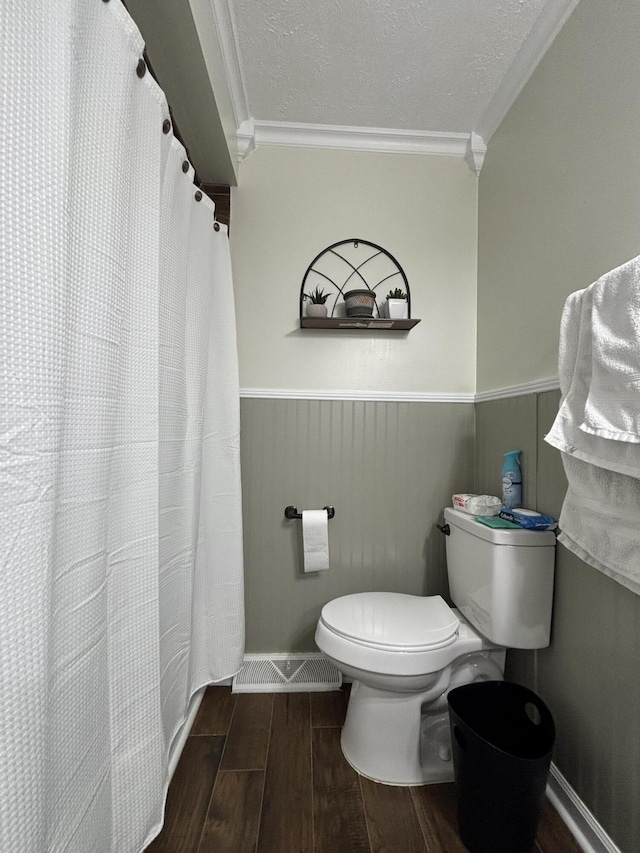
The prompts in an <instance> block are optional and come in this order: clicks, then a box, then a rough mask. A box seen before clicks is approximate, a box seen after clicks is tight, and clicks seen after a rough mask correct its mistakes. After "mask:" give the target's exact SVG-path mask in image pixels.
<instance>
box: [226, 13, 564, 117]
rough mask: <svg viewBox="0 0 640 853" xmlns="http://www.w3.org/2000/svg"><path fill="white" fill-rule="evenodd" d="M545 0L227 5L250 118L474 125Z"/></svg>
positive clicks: (525, 37) (518, 49) (524, 39)
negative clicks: (231, 13)
mask: <svg viewBox="0 0 640 853" xmlns="http://www.w3.org/2000/svg"><path fill="white" fill-rule="evenodd" d="M547 2H548V0H411V2H409V0H232V2H231V3H230V6H231V8H232V10H233V15H234V19H235V32H236V41H237V44H236V49H237V52H238V58H239V61H240V67H241V69H242V75H243V78H244V88H245V91H246V98H247V102H248V103H247V107H248V110H249V113H250V115H251V116H252V117H253V118H255V119H259V120H263V121H285V122H302V123H311V124H323V125H347V126H354V127H369V128H395V129H403V130H424V131H442V132H462V133H464V132H469V131H471V130H474V129H475V128H476V127H477V125H478V122H479V120H480V118H481V116H482V115H483V113H484V112H485V110H486V109H487V107H488V105H489V103H490V101H491V98H492V96H493V95H494V93H495V91H496V89H497V88H498V86H499V84H500V83H501V81H502V79H503V77H504V76H505V74H507V72H508V70H509V67H510V66H511V64H512V62H513V60H514V58H515V57H516V55H517V54H518V52H519V51H520V49H521V48H522V45H523V43H524V42H525V41H526V39H527V36H528V34H529V33H530V31H531V29H532V27H533V26H534V24H535V23H536V21H537V19H538V17H539V16H540V14H541V11H542V10H543V8H544V7H545V5H547Z"/></svg>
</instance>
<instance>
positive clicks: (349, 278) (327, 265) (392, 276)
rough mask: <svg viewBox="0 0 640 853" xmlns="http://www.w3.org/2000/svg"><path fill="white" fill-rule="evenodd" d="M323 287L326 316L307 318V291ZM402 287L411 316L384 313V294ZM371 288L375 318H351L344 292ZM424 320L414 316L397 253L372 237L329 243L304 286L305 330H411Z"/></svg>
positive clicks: (313, 263)
mask: <svg viewBox="0 0 640 853" xmlns="http://www.w3.org/2000/svg"><path fill="white" fill-rule="evenodd" d="M316 288H320V289H321V290H323V291H324V292H325V293H326V294H327V296H328V298H327V301H326V303H325V304H326V307H327V316H326V317H307V316H306V315H305V303H306V302H307V301H308V297H307V294H309V293H311V292H313V291H314V290H315V289H316ZM387 288H389V289H391V290H394V289H395V288H399V289H401V290H403V291H404V292H405V293H406V297H407V299H406V301H407V317H406V318H404V319H392V318H390V317H385V316H382V313H381V309H382V307H383V306H382V300H383V299H384V296H383V293H386V290H387ZM354 289H363V290H369V291H370V292H371V293H372V294H373V296H374V297H375V307H374V309H373V316H371V317H348V316H346V312H345V304H344V294H345V293H347V292H348V291H350V290H354ZM419 322H420V320H412V319H411V289H410V287H409V282H408V280H407V276H406V275H405V272H404V270H403V269H402V267H401V266H400V264H399V263H398V261H397V260H396V259H395V258H394V257H393V255H392V254H391V253H390V252H388V251H387V250H386V249H383V247H382V246H378V245H377V244H376V243H371V242H369V240H361V239H359V238H352V239H350V240H340V241H339V242H338V243H333V244H332V245H331V246H327V248H326V249H323V250H322V251H321V252H320V253H319V254H318V255H316V257H315V258H314V259H313V260H312V261H311V263H310V264H309V266H308V267H307V271H306V272H305V274H304V277H303V279H302V284H301V286H300V327H301V328H303V329H381V330H393V331H408V330H409V329H412V328H413V327H414V326H415V325H416V324H417V323H419Z"/></svg>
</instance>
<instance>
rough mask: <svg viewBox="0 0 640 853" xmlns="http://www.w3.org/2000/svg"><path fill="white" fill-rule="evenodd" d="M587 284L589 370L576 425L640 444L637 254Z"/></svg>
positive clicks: (639, 267)
mask: <svg viewBox="0 0 640 853" xmlns="http://www.w3.org/2000/svg"><path fill="white" fill-rule="evenodd" d="M592 288H593V309H592V316H591V329H592V368H591V373H592V375H591V384H590V387H589V394H588V396H587V400H586V404H585V413H584V422H583V423H582V424H581V426H580V428H581V429H582V430H583V431H584V432H587V433H591V434H592V435H598V436H601V437H602V438H607V439H612V440H614V441H624V442H632V443H634V444H640V257H638V258H634V259H633V260H631V261H628V262H627V263H626V264H623V265H622V266H620V267H618V268H617V269H615V270H612V271H611V272H609V273H607V274H606V275H604V276H602V278H600V279H598V281H597V282H595V284H594V285H592Z"/></svg>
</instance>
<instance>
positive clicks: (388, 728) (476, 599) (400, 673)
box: [316, 508, 555, 785]
mask: <svg viewBox="0 0 640 853" xmlns="http://www.w3.org/2000/svg"><path fill="white" fill-rule="evenodd" d="M444 517H445V524H444V525H441V526H440V529H441V531H442V532H443V533H444V534H446V537H447V542H446V552H447V574H448V578H449V586H450V590H451V597H452V599H453V601H454V602H455V605H456V608H455V609H454V608H451V607H449V605H448V604H447V603H446V602H445V601H444V599H443V598H441V597H440V596H439V595H435V596H427V597H421V596H417V595H406V594H404V593H395V592H362V593H355V594H353V595H345V596H343V597H341V598H336V599H334V600H333V601H330V602H329V603H328V604H325V606H324V607H323V608H322V613H321V615H320V619H319V621H318V627H317V629H316V644H317V645H318V648H319V649H320V651H322V652H323V653H324V654H325V656H326V657H328V658H329V659H330V660H331V661H333V663H334V664H335V665H336V667H337V668H338V669H339V670H341V671H342V672H343V673H344V674H345V675H346V676H348V677H350V678H351V679H352V680H353V686H352V690H351V695H350V698H349V706H348V709H347V717H346V720H345V724H344V727H343V729H342V738H341V745H342V751H343V753H344V755H345V758H346V759H347V761H348V762H349V763H350V764H351V766H352V767H354V768H355V770H357V771H358V773H361V774H362V775H363V776H368V777H369V778H370V779H374V780H375V781H377V782H384V783H386V784H388V785H424V784H428V783H430V782H443V781H448V780H452V779H453V766H452V761H451V738H450V734H449V714H448V707H447V693H448V692H449V690H451V689H452V688H453V687H458V686H459V685H461V684H468V683H469V682H472V681H477V680H481V679H491V680H496V679H502V677H503V672H504V662H505V654H506V649H507V647H509V648H518V649H540V648H544V647H545V646H547V645H548V644H549V636H550V630H551V610H552V602H553V576H554V556H555V536H554V534H553V533H552V532H550V531H530V530H505V529H493V528H489V527H487V526H486V525H483V524H481V523H480V522H478V521H476V520H475V519H474V518H473V517H471V516H469V515H465V514H464V513H461V512H459V511H458V510H455V509H450V508H447V509H445V511H444Z"/></svg>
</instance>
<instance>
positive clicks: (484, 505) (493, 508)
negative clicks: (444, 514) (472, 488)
mask: <svg viewBox="0 0 640 853" xmlns="http://www.w3.org/2000/svg"><path fill="white" fill-rule="evenodd" d="M452 500H453V508H454V509H459V510H461V511H462V512H467V513H469V515H485V516H486V515H488V516H491V515H498V514H499V513H500V510H501V509H502V501H501V500H500V498H496V497H494V496H493V495H466V494H465V495H453V498H452Z"/></svg>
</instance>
